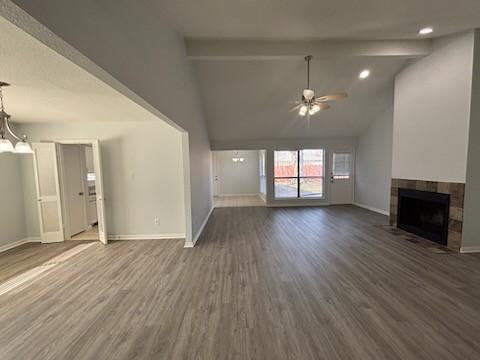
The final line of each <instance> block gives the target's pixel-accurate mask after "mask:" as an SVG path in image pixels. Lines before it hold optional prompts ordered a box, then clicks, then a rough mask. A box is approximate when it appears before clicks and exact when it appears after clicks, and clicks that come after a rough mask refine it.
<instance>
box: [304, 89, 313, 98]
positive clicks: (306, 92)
mask: <svg viewBox="0 0 480 360" xmlns="http://www.w3.org/2000/svg"><path fill="white" fill-rule="evenodd" d="M303 97H304V98H305V100H307V101H311V100H313V98H314V97H315V91H313V90H312V89H304V90H303Z"/></svg>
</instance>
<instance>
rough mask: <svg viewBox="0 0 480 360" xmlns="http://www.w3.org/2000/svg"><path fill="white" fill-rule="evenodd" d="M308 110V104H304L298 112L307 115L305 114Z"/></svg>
mask: <svg viewBox="0 0 480 360" xmlns="http://www.w3.org/2000/svg"><path fill="white" fill-rule="evenodd" d="M307 111H308V107H307V105H302V106H301V107H300V111H299V112H298V114H299V115H300V116H305V115H307Z"/></svg>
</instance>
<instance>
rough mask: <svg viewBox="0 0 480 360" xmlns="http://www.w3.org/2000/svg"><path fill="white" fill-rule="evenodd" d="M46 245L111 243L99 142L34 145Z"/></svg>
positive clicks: (67, 141)
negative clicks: (87, 242)
mask: <svg viewBox="0 0 480 360" xmlns="http://www.w3.org/2000/svg"><path fill="white" fill-rule="evenodd" d="M32 147H33V150H34V168H35V183H36V190H37V199H38V212H39V217H40V235H41V241H42V243H51V242H61V241H65V240H100V241H101V242H102V243H104V244H106V243H107V241H108V238H107V232H106V226H105V225H106V221H105V205H104V195H103V182H102V167H101V157H100V147H99V142H98V140H84V141H82V140H62V141H55V142H43V143H34V144H32Z"/></svg>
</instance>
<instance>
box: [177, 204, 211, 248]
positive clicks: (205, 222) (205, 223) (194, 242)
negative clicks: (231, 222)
mask: <svg viewBox="0 0 480 360" xmlns="http://www.w3.org/2000/svg"><path fill="white" fill-rule="evenodd" d="M214 209H215V207H213V206H212V207H211V208H210V211H209V212H208V215H207V216H206V217H205V220H203V223H202V226H200V229H198V231H197V234H196V235H195V237H194V238H193V241H192V242H190V241H187V242H185V246H184V247H185V248H193V247H194V246H195V244H196V243H197V240H198V238H199V237H200V235H202V232H203V229H204V228H205V225H207V222H208V219H210V215H212V212H213V210H214Z"/></svg>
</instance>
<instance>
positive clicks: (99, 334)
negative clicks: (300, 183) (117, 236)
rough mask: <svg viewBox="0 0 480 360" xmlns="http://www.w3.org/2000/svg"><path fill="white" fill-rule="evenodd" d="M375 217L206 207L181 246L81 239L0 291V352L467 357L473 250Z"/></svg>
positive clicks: (479, 326) (476, 269) (27, 355)
mask: <svg viewBox="0 0 480 360" xmlns="http://www.w3.org/2000/svg"><path fill="white" fill-rule="evenodd" d="M386 223H387V219H386V217H384V216H381V215H377V214H374V213H372V212H369V211H366V210H363V209H359V208H355V207H349V206H348V207H329V208H288V209H280V208H276V209H271V208H265V207H244V208H219V209H215V210H214V212H213V214H212V217H211V219H210V221H209V222H208V224H207V226H206V228H205V231H204V233H203V235H202V236H201V238H200V240H199V243H198V245H197V246H196V247H195V248H193V249H183V243H182V242H181V241H178V240H153V241H118V242H112V243H111V244H110V245H108V246H106V247H104V246H102V245H101V244H94V245H93V246H91V247H89V248H87V249H85V250H84V251H82V252H81V253H80V254H78V255H76V256H74V257H72V258H70V259H69V260H68V261H66V262H65V263H62V264H60V265H58V266H57V267H55V268H54V270H52V271H51V272H50V273H48V274H47V275H46V276H43V277H42V278H40V279H38V280H36V281H34V282H33V283H32V284H31V285H30V286H28V287H27V288H24V289H23V290H20V291H14V292H10V293H8V294H6V295H3V296H0V329H1V331H0V358H1V359H22V360H26V359H37V360H38V359H69V360H70V359H169V360H170V359H208V360H212V359H219V360H220V359H221V360H223V359H275V360H278V359H328V360H332V359H348V360H350V359H368V360H372V359H381V360H387V359H402V360H408V359H431V360H442V359H445V360H446V359H448V360H451V359H461V360H465V359H472V360H473V359H479V358H480V341H479V339H480V337H479V336H480V257H479V256H477V255H458V254H453V253H447V254H437V253H435V252H432V251H431V250H429V249H428V248H426V247H422V246H419V244H415V243H412V242H409V241H405V240H404V239H402V238H401V237H399V236H395V235H393V234H391V233H389V232H388V231H386V230H385V228H384V227H382V226H378V225H385V224H386ZM19 251H21V250H19ZM0 261H2V258H1V256H0Z"/></svg>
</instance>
